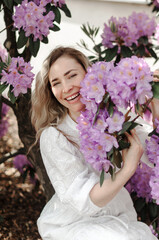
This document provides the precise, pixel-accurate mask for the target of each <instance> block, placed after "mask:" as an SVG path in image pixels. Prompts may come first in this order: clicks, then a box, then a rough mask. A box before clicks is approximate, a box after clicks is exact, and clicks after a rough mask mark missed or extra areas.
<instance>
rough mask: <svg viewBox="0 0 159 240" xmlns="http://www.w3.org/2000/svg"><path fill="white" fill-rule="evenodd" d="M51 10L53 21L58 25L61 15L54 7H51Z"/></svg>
mask: <svg viewBox="0 0 159 240" xmlns="http://www.w3.org/2000/svg"><path fill="white" fill-rule="evenodd" d="M51 10H52V11H53V13H54V14H55V19H54V21H55V22H57V23H59V24H60V22H61V13H60V11H59V9H58V8H57V7H55V6H52V7H51Z"/></svg>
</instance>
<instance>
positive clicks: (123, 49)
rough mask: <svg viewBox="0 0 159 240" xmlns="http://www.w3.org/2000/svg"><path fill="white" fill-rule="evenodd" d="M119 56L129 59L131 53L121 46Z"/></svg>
mask: <svg viewBox="0 0 159 240" xmlns="http://www.w3.org/2000/svg"><path fill="white" fill-rule="evenodd" d="M121 55H122V56H123V57H124V58H125V57H131V56H132V55H133V53H132V51H131V49H130V48H129V47H127V46H121Z"/></svg>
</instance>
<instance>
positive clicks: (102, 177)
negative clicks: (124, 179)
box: [100, 169, 104, 187]
mask: <svg viewBox="0 0 159 240" xmlns="http://www.w3.org/2000/svg"><path fill="white" fill-rule="evenodd" d="M103 182H104V169H102V172H101V174H100V187H101V186H102V184H103Z"/></svg>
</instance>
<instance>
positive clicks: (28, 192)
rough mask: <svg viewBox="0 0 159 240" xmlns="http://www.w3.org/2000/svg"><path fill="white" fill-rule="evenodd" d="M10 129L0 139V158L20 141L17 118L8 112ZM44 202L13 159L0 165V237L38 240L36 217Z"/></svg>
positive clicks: (43, 198) (3, 238) (39, 192)
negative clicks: (14, 164) (23, 176)
mask: <svg viewBox="0 0 159 240" xmlns="http://www.w3.org/2000/svg"><path fill="white" fill-rule="evenodd" d="M9 116H10V117H11V118H10V120H9V125H10V127H9V132H8V134H7V135H6V136H4V137H3V138H2V139H0V158H1V157H2V156H3V155H4V154H5V153H7V152H10V151H12V150H14V149H17V148H18V147H19V146H20V145H21V143H20V141H19V138H18V135H17V128H16V120H15V118H14V116H13V114H12V113H11V112H10V113H9ZM44 205H45V196H44V194H43V191H42V188H41V186H40V187H38V188H37V187H35V185H33V184H32V183H30V181H29V179H26V181H25V182H24V183H23V178H22V177H21V176H20V174H19V172H18V171H17V170H16V169H15V168H14V166H13V162H12V159H10V160H8V161H6V162H5V163H2V164H0V239H1V240H41V238H40V235H39V233H38V230H37V225H36V220H37V218H38V217H39V215H40V212H41V210H42V208H43V207H44Z"/></svg>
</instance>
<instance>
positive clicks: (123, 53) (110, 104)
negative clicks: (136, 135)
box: [78, 1, 159, 237]
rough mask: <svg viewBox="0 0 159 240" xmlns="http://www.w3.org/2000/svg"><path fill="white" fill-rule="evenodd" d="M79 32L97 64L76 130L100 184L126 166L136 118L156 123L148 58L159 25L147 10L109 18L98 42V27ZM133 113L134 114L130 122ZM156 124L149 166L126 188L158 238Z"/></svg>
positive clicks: (155, 89) (157, 93)
mask: <svg viewBox="0 0 159 240" xmlns="http://www.w3.org/2000/svg"><path fill="white" fill-rule="evenodd" d="M157 3H158V1H153V2H152V3H151V4H153V5H154V9H155V11H157V9H158V10H159V8H157V7H158V6H159V5H157ZM154 9H153V10H154ZM81 28H82V30H83V31H84V33H85V34H86V35H87V36H88V37H89V38H90V40H91V41H92V43H93V47H92V48H91V49H90V47H88V45H87V43H86V42H84V41H83V40H81V43H80V44H79V45H80V46H82V47H84V48H85V49H86V50H87V51H88V52H90V53H91V54H90V55H89V58H90V60H91V61H92V62H93V63H94V64H93V65H92V66H91V67H89V68H88V73H87V74H86V77H85V78H84V80H83V82H82V83H81V95H82V102H83V103H85V105H86V111H85V112H83V113H82V114H81V116H80V117H79V119H78V129H79V131H80V138H81V151H82V152H83V154H84V156H85V159H86V162H87V163H88V164H90V165H91V166H92V167H93V168H94V169H95V170H96V171H98V172H99V173H100V184H101V185H102V183H103V181H104V173H105V172H106V173H107V172H109V173H110V174H111V176H112V179H114V178H115V173H116V171H118V169H120V168H121V167H122V164H123V163H122V157H121V150H122V149H124V148H127V147H129V143H127V141H126V138H125V134H124V133H125V132H126V131H127V132H130V130H131V129H133V128H135V127H136V126H138V124H139V123H138V122H139V121H137V122H136V120H137V119H138V118H141V117H142V118H144V119H147V118H149V119H152V117H151V110H150V108H149V106H150V102H151V100H152V98H158V99H159V82H154V81H153V78H154V76H153V72H151V70H150V67H149V66H148V64H147V63H146V61H145V60H144V58H145V57H151V58H154V60H155V63H156V62H157V61H158V56H157V55H158V53H157V51H158V45H159V40H158V25H157V23H156V20H155V18H154V17H149V16H148V15H147V14H146V13H144V12H142V13H136V12H133V13H132V14H131V15H130V16H129V17H128V18H125V17H120V18H118V19H117V18H116V17H111V18H110V19H109V20H108V23H104V28H103V30H102V33H101V42H99V43H98V44H97V43H96V36H97V34H99V30H100V29H99V28H98V27H94V26H93V27H91V26H90V25H89V24H87V25H85V24H83V25H82V27H81ZM135 55H136V56H135ZM156 77H157V78H158V76H156ZM121 109H124V113H123V111H121ZM131 111H133V112H135V114H136V116H135V117H134V119H132V120H130V116H129V115H130V113H131ZM147 116H148V117H147ZM154 126H155V130H153V131H152V132H150V133H149V136H147V140H146V147H147V150H146V153H147V156H148V158H149V161H150V166H149V165H147V164H145V163H143V162H141V163H140V164H139V166H138V168H137V171H136V173H135V174H134V176H133V177H132V178H131V179H130V180H129V182H128V183H127V185H126V187H127V189H128V190H129V192H130V194H131V196H132V199H133V201H134V205H135V208H136V210H137V212H138V216H139V219H140V220H142V221H144V222H147V223H148V222H149V224H150V228H151V230H152V232H153V234H154V235H156V236H157V237H159V218H158V216H159V175H158V173H159V163H158V162H159V158H158V153H159V147H158V144H159V133H158V132H159V119H156V120H155V122H154ZM147 135H148V133H147Z"/></svg>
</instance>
